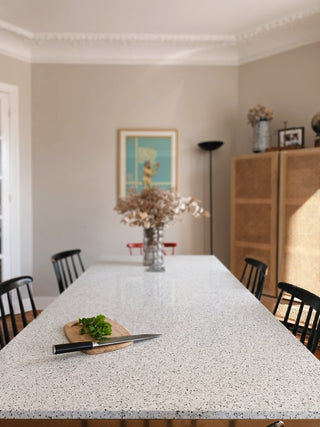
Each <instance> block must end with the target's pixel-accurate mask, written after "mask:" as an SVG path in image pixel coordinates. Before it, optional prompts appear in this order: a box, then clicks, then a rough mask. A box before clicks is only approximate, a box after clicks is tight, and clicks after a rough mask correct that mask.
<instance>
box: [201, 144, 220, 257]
mask: <svg viewBox="0 0 320 427" xmlns="http://www.w3.org/2000/svg"><path fill="white" fill-rule="evenodd" d="M198 145H199V147H200V148H202V149H203V150H206V151H209V152H210V159H209V160H210V253H211V255H213V238H212V228H213V227H212V225H213V219H212V218H213V212H212V151H213V150H217V149H218V148H219V147H221V145H223V142H222V141H206V142H199V144H198Z"/></svg>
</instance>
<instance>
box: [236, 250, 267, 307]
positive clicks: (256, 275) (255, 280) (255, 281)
mask: <svg viewBox="0 0 320 427" xmlns="http://www.w3.org/2000/svg"><path fill="white" fill-rule="evenodd" d="M244 261H245V266H244V269H243V272H242V275H241V279H240V282H242V283H243V284H244V285H245V286H246V288H247V289H249V291H250V292H251V293H253V295H254V296H255V297H256V298H258V300H260V299H261V296H262V291H263V287H264V282H265V279H266V275H267V273H268V266H267V265H266V264H264V263H263V262H262V261H259V260H257V259H254V258H245V259H244Z"/></svg>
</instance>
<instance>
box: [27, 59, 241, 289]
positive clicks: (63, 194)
mask: <svg viewBox="0 0 320 427" xmlns="http://www.w3.org/2000/svg"><path fill="white" fill-rule="evenodd" d="M237 74H238V70H237V68H236V67H195V66H189V67H187V66H186V67H182V66H180V67H174V66H158V67H156V66H112V65H43V64H42V65H40V64H35V65H33V66H32V100H33V122H32V128H33V182H34V185H33V196H34V204H33V207H34V276H35V279H36V281H37V282H38V286H37V289H38V292H39V293H38V294H39V295H42V296H46V295H56V294H57V293H58V288H57V284H56V281H55V279H54V274H53V269H52V266H51V264H50V255H51V254H53V253H54V252H57V251H60V250H63V249H68V248H74V247H80V248H82V249H83V252H84V259H85V263H86V265H87V266H88V265H90V264H91V263H92V262H94V261H95V260H96V259H97V258H98V257H99V256H100V255H101V254H104V253H105V254H108V253H119V254H127V253H128V252H127V248H126V247H125V244H126V243H127V242H129V241H141V238H142V230H141V229H140V228H135V229H133V228H129V227H127V226H125V225H122V224H120V217H119V216H118V215H117V214H116V213H115V212H114V210H113V207H114V205H115V203H116V188H117V185H116V184H117V183H116V177H117V129H120V128H130V127H131V128H153V129H165V128H176V129H178V131H179V153H178V157H179V179H178V180H179V190H180V192H181V194H183V195H194V196H196V197H198V198H200V199H201V200H203V201H204V202H205V205H206V207H207V208H209V186H208V185H209V153H207V152H204V151H202V150H200V149H199V148H198V146H197V143H198V142H201V141H205V140H210V139H219V140H223V141H225V144H224V146H223V147H222V148H220V149H219V150H218V151H217V152H215V153H214V161H213V175H214V177H213V178H214V179H213V189H214V251H215V254H216V255H217V256H218V257H219V258H220V259H221V260H222V261H223V262H225V263H226V264H228V261H229V175H230V173H229V167H230V158H231V155H232V153H233V152H234V142H235V139H234V134H233V130H234V129H235V123H236V115H237V107H238V99H237V87H238V81H237ZM165 238H166V240H175V241H177V242H178V244H179V250H178V253H180V254H205V253H209V244H210V243H209V221H208V220H204V219H202V220H200V221H198V220H195V219H194V218H190V217H188V216H185V217H184V218H183V222H177V223H176V224H175V225H171V226H169V227H168V228H167V230H166V231H165Z"/></svg>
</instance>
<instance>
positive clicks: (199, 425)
mask: <svg viewBox="0 0 320 427" xmlns="http://www.w3.org/2000/svg"><path fill="white" fill-rule="evenodd" d="M272 422H273V421H272V420H0V426H1V427H24V426H25V427H58V426H59V427H266V426H268V425H269V424H270V423H272ZM284 427H320V420H284Z"/></svg>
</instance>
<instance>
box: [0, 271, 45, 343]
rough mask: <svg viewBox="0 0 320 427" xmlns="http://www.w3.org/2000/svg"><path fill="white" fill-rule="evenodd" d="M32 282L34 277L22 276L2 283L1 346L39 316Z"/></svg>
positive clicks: (0, 305)
mask: <svg viewBox="0 0 320 427" xmlns="http://www.w3.org/2000/svg"><path fill="white" fill-rule="evenodd" d="M32 282H33V279H32V277H30V276H20V277H16V278H13V279H10V280H6V281H4V282H1V283H0V314H1V320H0V348H2V347H4V346H5V345H6V344H8V342H9V341H10V340H11V339H12V338H13V337H14V336H16V335H17V334H18V333H19V332H20V331H21V329H23V328H24V327H26V326H27V325H28V323H30V320H33V319H35V318H36V317H37V314H38V312H37V309H36V306H35V303H34V300H33V297H32V292H31V287H30V284H31V283H32ZM23 288H25V290H26V291H23ZM24 292H25V294H24ZM27 308H28V310H26V309H27ZM30 308H31V310H30ZM30 313H31V316H30Z"/></svg>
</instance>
